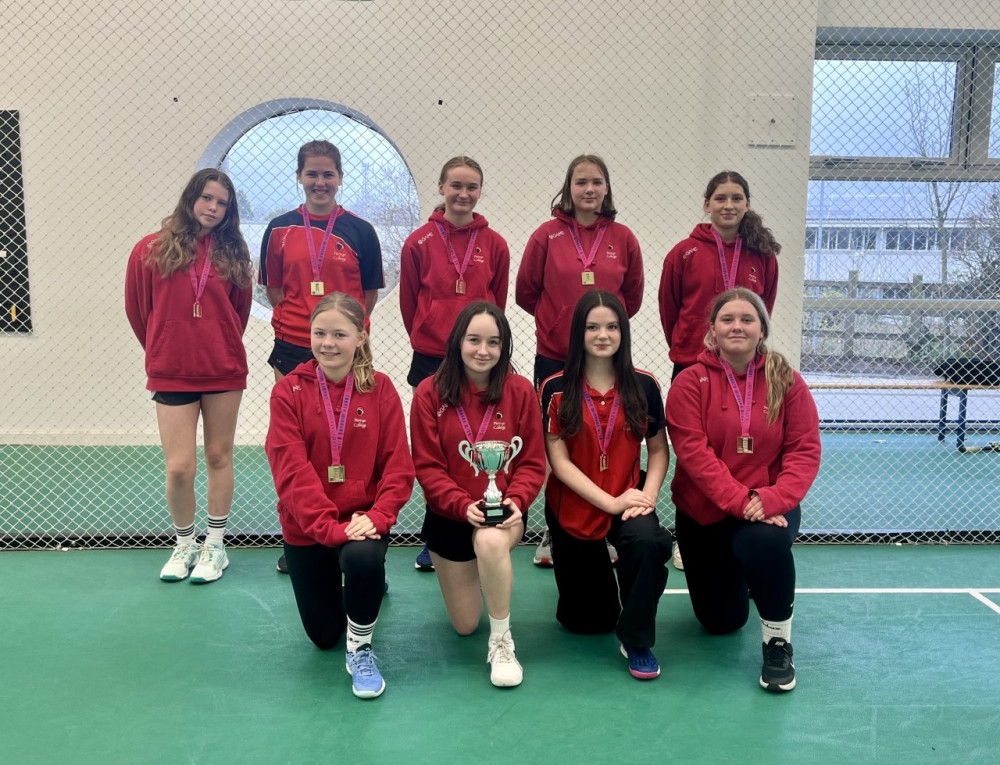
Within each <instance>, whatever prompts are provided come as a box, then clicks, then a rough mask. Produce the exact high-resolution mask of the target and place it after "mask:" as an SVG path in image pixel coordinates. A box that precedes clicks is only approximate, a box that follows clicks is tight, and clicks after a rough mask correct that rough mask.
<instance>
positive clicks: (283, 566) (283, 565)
mask: <svg viewBox="0 0 1000 765" xmlns="http://www.w3.org/2000/svg"><path fill="white" fill-rule="evenodd" d="M278 573H279V574H287V573H288V561H287V560H285V555H284V553H282V555H281V557H280V558H278Z"/></svg>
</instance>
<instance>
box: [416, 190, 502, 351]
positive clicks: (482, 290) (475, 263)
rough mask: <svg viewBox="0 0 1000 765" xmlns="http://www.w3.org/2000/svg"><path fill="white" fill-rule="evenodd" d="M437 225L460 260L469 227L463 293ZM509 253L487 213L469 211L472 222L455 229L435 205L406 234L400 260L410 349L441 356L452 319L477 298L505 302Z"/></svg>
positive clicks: (460, 260)
mask: <svg viewBox="0 0 1000 765" xmlns="http://www.w3.org/2000/svg"><path fill="white" fill-rule="evenodd" d="M438 225H441V226H444V229H445V231H446V232H447V233H448V238H449V240H450V241H451V246H452V247H453V248H454V249H455V257H456V258H458V263H459V265H461V264H462V261H463V260H464V259H465V252H466V249H467V248H468V245H469V240H470V238H471V237H472V234H473V232H476V247H475V250H474V251H473V252H472V256H471V257H470V258H469V265H468V266H467V267H466V270H465V276H464V281H465V294H462V295H460V294H458V293H457V292H456V291H455V283H456V282H457V281H458V272H457V271H456V270H455V266H454V265H453V264H452V262H451V257H450V256H449V254H448V246H447V244H446V243H445V242H444V240H443V239H442V238H441V232H440V230H439V229H438ZM509 275H510V252H509V250H508V249H507V242H505V241H504V239H503V237H502V236H500V235H499V234H498V233H497V232H496V231H494V230H493V229H491V228H490V227H489V223H488V222H487V220H486V218H484V217H483V216H482V215H479V214H478V213H473V217H472V223H470V224H468V225H467V226H462V227H461V228H457V227H455V226H454V225H452V224H451V223H450V222H449V221H448V220H447V219H446V218H445V217H444V211H443V210H435V211H434V212H433V213H432V214H431V217H430V220H429V221H428V222H427V223H425V224H424V225H423V226H421V227H420V228H418V229H417V230H416V231H414V232H413V233H412V234H410V235H409V236H408V237H407V238H406V243H405V244H404V245H403V252H402V254H401V256H400V263H399V310H400V312H401V313H402V314H403V325H404V326H405V327H406V331H407V332H408V333H409V335H410V345H411V346H413V350H415V351H417V352H418V353H423V354H426V355H428V356H434V357H437V358H444V355H445V346H446V343H447V340H448V334H449V333H450V332H451V328H452V327H453V326H455V319H457V318H458V314H459V313H460V312H461V311H462V309H463V308H465V306H467V305H468V304H469V303H472V302H474V301H476V300H485V301H486V302H488V303H494V304H496V305H497V306H499V307H500V310H501V311H502V310H504V309H505V308H506V306H507V279H508V277H509Z"/></svg>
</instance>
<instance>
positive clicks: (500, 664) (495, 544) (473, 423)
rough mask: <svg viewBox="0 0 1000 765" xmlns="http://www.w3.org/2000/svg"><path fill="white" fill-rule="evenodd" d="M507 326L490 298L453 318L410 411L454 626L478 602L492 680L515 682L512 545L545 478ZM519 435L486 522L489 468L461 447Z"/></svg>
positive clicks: (427, 522) (468, 618)
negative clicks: (496, 511)
mask: <svg viewBox="0 0 1000 765" xmlns="http://www.w3.org/2000/svg"><path fill="white" fill-rule="evenodd" d="M510 357H511V333H510V325H509V324H508V323H507V319H506V317H505V316H504V315H503V313H502V312H501V311H500V309H499V308H497V307H496V306H495V305H493V304H492V303H486V302H477V303H471V304H469V305H468V306H466V307H465V308H464V309H463V310H462V312H461V313H460V314H459V315H458V319H457V320H456V322H455V326H454V328H453V329H452V331H451V334H450V335H449V337H448V345H447V351H446V355H445V359H444V362H443V363H442V364H441V367H440V368H439V369H438V371H437V373H436V374H435V375H434V377H433V378H427V379H425V380H424V381H423V382H421V383H420V385H419V386H418V387H417V392H416V395H415V396H414V399H413V407H412V409H411V410H410V433H411V434H412V438H413V461H414V463H415V465H416V470H417V478H418V479H419V481H420V485H421V486H422V487H423V490H424V498H425V499H426V500H427V514H426V517H425V519H424V527H423V536H424V539H426V540H427V544H428V547H429V548H430V554H431V558H432V561H433V563H434V566H435V569H436V570H437V575H438V584H440V585H441V595H442V596H443V597H444V602H445V606H446V607H447V609H448V616H449V618H450V619H451V623H452V626H453V627H454V628H455V631H456V632H458V633H459V634H460V635H469V634H472V632H473V631H475V629H476V628H477V627H478V626H479V621H480V619H481V618H482V615H483V600H484V599H485V601H486V608H487V610H488V612H489V617H490V638H489V649H488V653H487V661H488V662H489V663H490V668H491V669H490V681H491V682H492V683H493V685H496V686H512V685H519V684H520V683H521V677H522V672H521V665H520V664H519V663H518V661H517V658H516V657H515V655H514V640H513V638H512V637H511V632H510V599H511V588H512V586H513V583H514V573H513V569H512V567H511V560H510V552H511V550H513V549H514V547H516V546H517V543H518V542H520V541H521V538H522V536H524V529H525V522H526V518H527V515H528V507H529V506H530V505H531V503H532V502H533V501H534V499H535V497H536V496H538V492H539V490H540V489H541V488H542V481H543V480H544V479H545V447H544V444H543V440H542V418H541V414H540V412H539V410H538V399H537V398H536V397H535V390H534V388H533V387H532V385H531V383H530V382H529V381H528V380H527V379H526V378H524V377H521V376H520V375H517V374H514V372H513V371H512V370H511V368H510ZM514 439H520V451H519V452H518V453H517V454H516V455H515V456H514V457H513V458H512V459H511V461H510V462H509V463H508V464H507V466H506V467H505V469H503V470H501V471H499V472H497V473H496V479H495V480H496V485H497V488H498V489H499V490H500V492H501V493H502V495H503V497H504V499H503V505H504V506H506V508H507V512H506V517H505V518H504V519H503V520H502V521H501V522H500V523H498V524H497V523H494V524H492V525H490V524H487V523H486V521H487V518H486V516H485V515H484V513H483V509H482V508H481V507H480V501H481V500H482V499H483V494H484V492H485V491H486V489H487V483H488V479H487V475H486V473H485V472H484V471H483V470H482V469H478V470H477V469H475V468H474V467H473V465H472V464H471V463H470V462H468V461H467V460H466V459H465V457H464V456H463V450H464V451H465V452H466V453H468V447H467V445H468V444H474V443H476V442H478V441H500V442H504V443H508V444H514V443H516V442H515V440H514Z"/></svg>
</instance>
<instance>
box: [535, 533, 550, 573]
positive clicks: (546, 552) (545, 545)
mask: <svg viewBox="0 0 1000 765" xmlns="http://www.w3.org/2000/svg"><path fill="white" fill-rule="evenodd" d="M533 562H534V564H535V565H536V566H541V567H542V568H552V536H551V535H550V534H549V530H548V529H545V531H543V532H542V541H541V542H539V543H538V549H537V550H535V557H534V559H533Z"/></svg>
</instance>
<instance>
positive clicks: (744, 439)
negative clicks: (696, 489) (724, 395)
mask: <svg viewBox="0 0 1000 765" xmlns="http://www.w3.org/2000/svg"><path fill="white" fill-rule="evenodd" d="M719 361H720V362H721V363H722V368H723V369H724V370H725V372H726V378H727V379H728V380H729V387H730V388H732V389H733V395H734V396H735V397H736V407H737V408H738V409H739V411H740V438H739V440H738V441H737V442H736V443H737V451H739V452H744V453H745V452H747V451H750V452H752V451H753V441H752V440H749V437H750V414H751V409H752V408H753V378H754V373H755V372H756V364H754V362H753V361H751V362H750V365H749V366H748V367H747V382H746V388H745V390H744V391H743V394H742V395H741V394H740V387H739V384H738V383H737V382H736V375H735V374H734V373H733V368H732V367H731V366H729V363H728V362H727V361H726V360H725V359H723V358H722V357H721V356H720V357H719ZM747 447H748V448H747Z"/></svg>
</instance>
